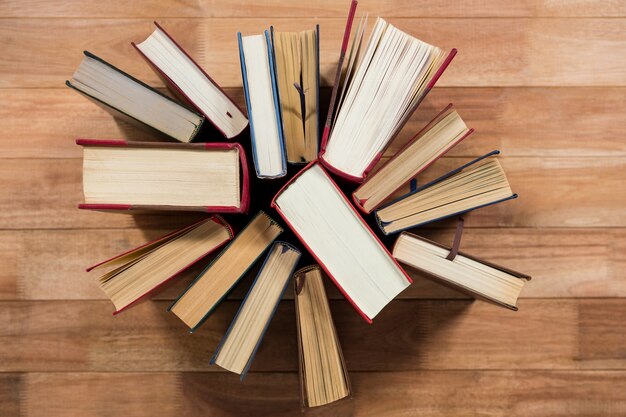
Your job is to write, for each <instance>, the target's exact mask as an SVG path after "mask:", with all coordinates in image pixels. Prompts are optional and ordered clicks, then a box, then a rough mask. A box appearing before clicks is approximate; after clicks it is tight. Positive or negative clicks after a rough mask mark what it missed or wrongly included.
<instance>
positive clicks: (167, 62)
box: [131, 22, 248, 139]
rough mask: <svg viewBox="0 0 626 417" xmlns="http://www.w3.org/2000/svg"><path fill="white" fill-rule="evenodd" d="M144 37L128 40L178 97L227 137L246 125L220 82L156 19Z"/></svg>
mask: <svg viewBox="0 0 626 417" xmlns="http://www.w3.org/2000/svg"><path fill="white" fill-rule="evenodd" d="M154 25H155V26H156V29H155V30H154V32H152V34H151V35H150V36H148V38H147V39H146V40H144V41H143V42H141V43H138V44H136V43H135V42H131V44H132V45H133V47H134V48H135V49H136V50H137V51H138V52H139V54H140V55H141V56H142V57H144V58H145V60H146V61H147V62H148V64H149V65H150V67H151V68H152V69H153V70H154V71H155V72H156V74H157V75H158V76H159V77H160V78H161V79H162V80H163V83H164V84H165V85H166V86H168V88H169V89H170V90H171V91H172V92H173V93H174V94H175V95H177V96H178V97H180V98H182V99H183V100H184V101H185V102H187V103H189V104H190V105H191V106H193V107H194V108H195V109H196V110H197V111H198V112H200V113H201V114H203V115H204V117H205V118H206V119H207V120H209V121H210V122H211V123H212V124H213V125H214V126H215V128H216V129H217V130H219V131H220V132H221V133H222V135H224V136H225V137H226V138H228V139H232V138H233V137H235V136H237V135H239V134H240V133H241V132H242V131H243V130H244V129H245V128H246V126H248V119H247V118H246V115H245V114H244V113H243V111H242V110H241V109H240V108H239V107H238V106H237V104H235V102H234V101H233V100H232V99H231V98H230V97H229V96H228V95H227V94H226V92H225V91H224V90H223V89H222V88H220V86H219V85H218V84H217V83H216V82H215V81H214V80H213V79H212V78H211V77H210V76H209V75H208V74H207V73H206V72H205V71H204V70H203V69H202V68H201V67H200V66H199V65H198V64H197V63H196V62H195V61H194V60H193V58H191V56H190V55H189V54H188V53H187V52H185V50H184V49H183V48H182V47H181V46H180V45H179V44H178V43H177V42H176V41H175V40H174V38H172V37H171V36H170V35H169V34H168V33H167V32H166V31H165V29H163V27H162V26H160V25H159V24H158V23H157V22H154Z"/></svg>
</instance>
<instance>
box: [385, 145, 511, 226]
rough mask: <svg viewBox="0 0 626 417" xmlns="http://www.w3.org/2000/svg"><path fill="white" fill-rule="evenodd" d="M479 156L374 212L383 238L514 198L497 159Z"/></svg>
mask: <svg viewBox="0 0 626 417" xmlns="http://www.w3.org/2000/svg"><path fill="white" fill-rule="evenodd" d="M499 153H500V152H499V151H493V152H490V153H488V154H487V155H484V156H481V157H480V158H478V159H475V160H473V161H471V162H469V163H468V164H465V165H463V166H461V167H460V168H457V169H455V170H453V171H451V172H449V173H447V174H446V175H444V176H442V177H440V178H438V179H436V180H434V181H432V182H430V183H428V184H426V185H423V186H421V187H419V188H417V189H416V190H414V191H411V192H410V193H408V194H406V195H405V196H403V197H400V198H399V199H397V200H394V201H392V202H390V203H389V204H387V205H384V206H382V207H381V208H380V209H378V210H376V219H377V221H378V224H379V226H380V228H381V229H382V231H383V232H384V233H385V234H391V233H397V232H399V231H401V230H406V229H409V228H412V227H417V226H421V225H423V224H425V223H429V222H432V221H435V220H439V219H443V218H446V217H450V216H455V215H457V214H461V213H464V212H466V211H470V210H474V209H477V208H480V207H484V206H488V205H491V204H496V203H500V202H502V201H506V200H510V199H512V198H516V197H517V194H514V193H513V191H512V190H511V186H510V185H509V181H508V180H507V178H506V174H505V173H504V170H503V169H502V166H501V165H500V162H499V161H498V159H497V155H498V154H499Z"/></svg>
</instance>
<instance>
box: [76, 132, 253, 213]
mask: <svg viewBox="0 0 626 417" xmlns="http://www.w3.org/2000/svg"><path fill="white" fill-rule="evenodd" d="M76 143H78V144H79V145H82V146H83V192H84V195H85V204H81V205H80V206H79V207H80V208H83V209H96V210H102V209H107V210H125V211H129V210H133V209H140V210H170V211H171V210H183V211H204V212H213V213H245V212H247V210H248V204H249V193H248V174H247V169H248V167H247V163H246V160H245V153H244V151H243V149H242V148H241V145H239V144H238V143H193V144H192V143H159V142H125V141H119V140H118V141H115V140H94V139H78V140H77V141H76Z"/></svg>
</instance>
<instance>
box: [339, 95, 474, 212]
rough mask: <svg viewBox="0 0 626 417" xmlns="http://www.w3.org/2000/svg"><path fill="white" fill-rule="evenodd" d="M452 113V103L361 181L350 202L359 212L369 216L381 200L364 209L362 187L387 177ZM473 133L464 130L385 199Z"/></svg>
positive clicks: (470, 130) (471, 130) (472, 130)
mask: <svg viewBox="0 0 626 417" xmlns="http://www.w3.org/2000/svg"><path fill="white" fill-rule="evenodd" d="M453 111H454V106H453V104H452V103H450V104H448V105H447V106H446V108H445V109H443V110H442V111H441V112H439V114H437V115H436V116H435V117H434V118H433V119H432V120H431V121H430V122H428V124H427V125H426V126H424V128H422V130H420V131H419V132H417V134H416V135H415V136H413V137H412V138H411V139H410V140H409V141H408V142H407V143H406V144H405V145H404V146H403V147H402V148H400V150H399V151H398V152H396V154H395V155H394V156H393V157H391V158H390V159H389V160H388V161H387V162H385V163H384V164H383V165H382V166H381V167H380V169H378V170H376V172H375V173H374V174H372V175H370V176H368V177H367V178H366V179H365V181H363V183H362V184H361V185H360V186H359V187H358V188H357V189H356V190H354V192H353V193H352V200H353V201H354V204H355V205H356V206H357V208H358V209H359V210H361V211H362V212H363V213H365V214H370V213H371V212H372V211H374V209H376V207H378V206H380V204H381V203H382V200H381V201H380V202H377V203H376V205H375V206H374V207H371V208H365V207H364V206H363V205H364V204H365V202H366V201H367V198H365V199H363V198H359V195H360V193H361V192H362V191H363V190H364V187H366V186H367V184H368V183H370V182H371V180H372V178H375V177H376V176H377V175H383V176H384V175H387V174H388V173H387V170H386V168H388V167H391V166H392V165H393V163H394V162H395V161H396V160H397V159H398V157H399V156H400V155H402V154H403V153H405V152H411V148H412V147H413V145H414V144H415V143H416V142H417V141H418V140H420V139H421V138H422V136H423V135H424V134H425V133H426V132H428V131H429V130H430V129H432V128H433V127H434V126H435V125H437V124H438V123H439V122H441V121H442V120H443V119H444V118H445V117H446V116H448V115H449V114H450V113H451V112H453ZM459 118H460V117H459ZM473 132H474V129H467V128H466V129H465V130H464V132H463V133H462V134H460V135H459V136H457V137H455V138H454V141H453V142H452V143H450V144H449V146H447V147H446V148H445V149H441V150H440V152H438V153H437V154H436V155H434V156H433V157H432V158H431V159H430V161H429V162H428V163H427V164H425V165H423V166H421V167H419V168H418V169H415V170H414V171H413V173H412V175H411V178H409V179H407V180H406V181H404V182H403V183H401V184H398V186H395V187H394V188H393V190H390V191H391V192H389V193H388V194H387V197H389V196H390V195H391V194H392V193H393V192H395V191H398V190H399V189H400V188H401V187H402V186H404V185H406V184H408V183H409V182H410V181H411V180H412V179H414V178H416V177H417V176H418V175H419V174H420V173H422V172H423V171H425V170H426V169H427V168H428V167H429V166H431V165H432V164H433V163H435V162H436V161H437V160H438V159H439V158H441V157H442V156H443V155H445V154H446V153H448V151H449V150H450V149H452V148H454V147H455V146H456V145H458V144H459V143H461V141H463V140H464V139H465V138H467V137H468V136H469V135H471V134H472V133H473Z"/></svg>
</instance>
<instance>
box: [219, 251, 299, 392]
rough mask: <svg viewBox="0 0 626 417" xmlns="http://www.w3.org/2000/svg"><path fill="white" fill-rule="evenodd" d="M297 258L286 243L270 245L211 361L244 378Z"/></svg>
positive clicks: (297, 252)
mask: <svg viewBox="0 0 626 417" xmlns="http://www.w3.org/2000/svg"><path fill="white" fill-rule="evenodd" d="M299 259H300V251H299V250H298V249H297V248H295V247H294V246H292V245H290V244H289V243H286V242H276V243H274V244H273V245H272V247H271V248H270V250H269V253H268V254H267V256H266V257H265V261H263V265H262V266H261V269H260V270H259V273H258V274H257V276H256V278H255V279H254V282H253V283H252V285H251V286H250V289H249V290H248V293H247V294H246V297H245V298H244V300H243V302H242V303H241V306H240V307H239V310H238V311H237V314H236V315H235V318H234V319H233V321H232V323H231V324H230V327H229V328H228V330H227V331H226V334H225V335H224V337H223V338H222V341H221V342H220V344H219V346H218V347H217V350H216V351H215V354H214V355H213V358H211V364H217V365H219V366H221V367H222V368H224V369H226V370H228V371H231V372H234V373H236V374H239V375H241V380H243V379H244V378H245V376H246V374H247V373H248V370H249V369H250V365H251V364H252V360H253V359H254V356H255V354H256V352H257V350H258V349H259V346H260V345H261V341H262V340H263V336H264V335H265V332H266V331H267V328H268V327H269V324H270V321H271V320H272V317H273V316H274V313H275V312H276V309H277V308H278V303H279V302H280V299H281V298H282V296H283V293H284V292H285V289H286V288H287V284H288V283H289V279H290V278H291V275H292V274H293V271H294V270H295V269H296V265H297V263H298V260H299Z"/></svg>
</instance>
